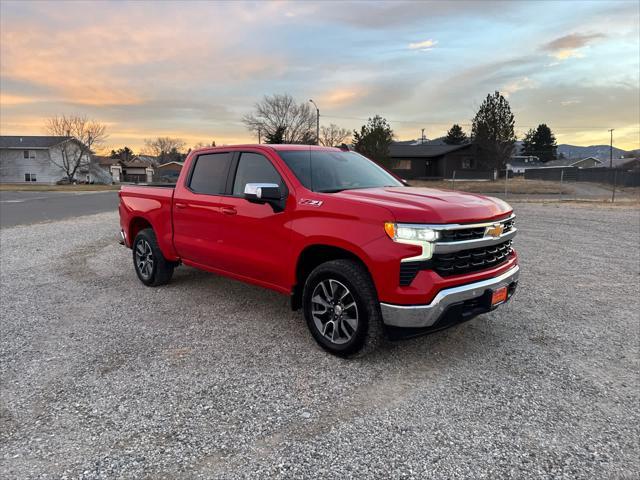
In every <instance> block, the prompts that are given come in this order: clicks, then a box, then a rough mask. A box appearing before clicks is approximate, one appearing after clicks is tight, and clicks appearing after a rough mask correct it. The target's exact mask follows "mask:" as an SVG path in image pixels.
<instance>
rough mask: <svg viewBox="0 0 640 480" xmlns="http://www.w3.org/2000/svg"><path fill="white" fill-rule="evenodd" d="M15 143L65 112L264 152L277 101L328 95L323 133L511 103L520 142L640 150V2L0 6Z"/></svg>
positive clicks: (427, 122) (407, 135) (3, 116)
mask: <svg viewBox="0 0 640 480" xmlns="http://www.w3.org/2000/svg"><path fill="white" fill-rule="evenodd" d="M0 27H1V31H0V133H2V135H38V134H44V133H45V130H44V124H45V121H46V119H47V118H48V117H51V116H54V115H63V114H66V115H83V116H87V117H89V118H92V119H95V120H98V121H101V122H103V123H105V124H106V125H107V127H108V133H109V138H108V139H107V142H106V144H105V145H104V148H106V149H111V148H119V147H121V146H124V145H128V146H130V147H132V148H133V149H134V150H137V149H139V148H140V147H141V146H142V145H143V143H144V139H146V138H153V137H157V136H172V137H180V138H183V139H184V140H185V141H186V142H187V145H194V144H196V143H198V142H204V143H210V142H211V141H212V140H215V141H216V143H217V144H218V145H221V144H234V143H247V142H251V143H254V142H255V141H256V139H255V137H253V136H252V135H251V134H250V133H249V132H248V131H247V130H246V128H245V127H244V125H243V124H242V122H241V119H242V116H243V115H244V114H246V113H248V112H250V111H251V109H252V107H253V105H254V104H255V102H256V101H258V100H260V99H261V98H262V97H263V96H264V95H265V94H274V93H290V94H291V95H293V96H294V97H295V98H296V99H297V100H298V101H300V102H306V101H308V100H309V99H311V98H312V99H314V100H315V102H316V103H317V105H318V107H319V109H320V114H321V124H323V125H328V124H329V123H335V124H338V125H339V126H342V127H345V128H349V129H354V128H359V126H361V125H362V124H363V123H365V121H366V119H367V118H368V117H371V116H373V115H375V114H380V115H382V116H383V117H385V118H387V119H388V120H389V122H390V124H391V126H392V128H393V130H394V132H395V136H396V138H397V139H400V140H408V139H413V138H418V137H419V136H420V134H421V129H422V128H424V129H425V134H426V136H427V137H428V138H436V137H439V136H442V135H444V134H445V133H446V130H447V129H448V128H449V127H450V126H451V125H452V124H453V123H458V124H460V125H462V127H463V129H465V130H466V131H469V130H470V123H471V120H472V118H473V116H474V113H475V111H476V110H477V108H478V107H479V105H480V104H481V103H482V101H483V99H484V98H485V97H486V95H487V94H488V93H490V92H493V91H494V90H498V91H500V92H502V94H503V95H505V96H506V97H507V98H508V100H509V102H510V104H511V108H512V111H513V112H514V114H515V118H516V132H517V134H518V137H519V138H522V136H523V135H524V133H525V132H526V131H527V130H528V129H529V128H530V127H535V126H536V125H538V124H539V123H546V124H548V125H549V126H550V127H551V129H552V130H553V131H554V133H555V134H556V137H557V139H558V143H571V144H574V145H593V144H608V143H609V132H608V129H610V128H614V129H615V131H614V145H615V146H617V147H619V148H623V149H635V148H639V147H640V2H638V1H604V0H600V1H590V2H581V1H570V0H567V1H561V2H554V1H517V2H516V1H513V2H501V1H486V2H485V1H462V0H461V1H449V2H446V1H435V2H426V1H424V2H401V1H394V2H392V1H388V2H364V1H356V2H338V1H336V2H334V1H326V0H325V1H321V2H311V1H304V2H289V1H274V2H266V1H264V2H246V3H242V2H207V1H183V2H170V1H164V2H150V1H149V2H146V1H137V2H122V1H101V2H88V3H83V2H77V1H72V2H63V1H56V2H53V1H37V2H29V1H20V2H17V1H8V0H2V1H1V2H0Z"/></svg>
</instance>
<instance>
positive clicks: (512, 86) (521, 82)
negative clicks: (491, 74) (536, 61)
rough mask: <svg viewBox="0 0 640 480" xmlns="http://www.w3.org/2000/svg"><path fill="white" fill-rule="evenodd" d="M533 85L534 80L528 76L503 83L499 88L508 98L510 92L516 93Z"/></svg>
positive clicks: (534, 85)
mask: <svg viewBox="0 0 640 480" xmlns="http://www.w3.org/2000/svg"><path fill="white" fill-rule="evenodd" d="M535 87H536V82H534V81H533V80H531V79H530V78H529V77H522V78H518V79H516V80H513V81H512V82H509V83H507V84H506V85H504V86H503V87H502V88H501V89H500V92H501V93H502V94H503V95H504V96H505V97H507V98H509V96H510V95H511V94H513V93H516V92H518V91H520V90H525V89H529V88H535Z"/></svg>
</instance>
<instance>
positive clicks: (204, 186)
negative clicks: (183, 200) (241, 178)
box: [189, 152, 233, 195]
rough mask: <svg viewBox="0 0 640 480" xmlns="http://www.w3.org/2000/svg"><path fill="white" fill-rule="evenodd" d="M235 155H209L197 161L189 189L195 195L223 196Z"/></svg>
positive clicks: (201, 156)
mask: <svg viewBox="0 0 640 480" xmlns="http://www.w3.org/2000/svg"><path fill="white" fill-rule="evenodd" d="M232 159H233V153H231V152H225V153H209V154H207V155H200V156H199V157H198V158H196V160H195V162H196V163H195V165H194V167H193V171H192V172H191V179H190V181H189V188H190V189H191V190H192V191H193V192H195V193H204V194H207V195H223V194H224V193H226V192H225V187H226V184H227V175H228V174H229V166H230V165H231V160H232Z"/></svg>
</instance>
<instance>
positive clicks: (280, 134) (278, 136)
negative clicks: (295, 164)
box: [265, 126, 287, 144]
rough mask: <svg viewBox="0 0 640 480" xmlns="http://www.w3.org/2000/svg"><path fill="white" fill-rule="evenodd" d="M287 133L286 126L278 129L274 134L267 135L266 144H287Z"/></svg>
mask: <svg viewBox="0 0 640 480" xmlns="http://www.w3.org/2000/svg"><path fill="white" fill-rule="evenodd" d="M286 131H287V127H284V126H280V127H277V128H276V129H275V130H274V131H273V132H271V133H267V134H266V135H265V143H270V144H280V143H286V142H285V140H284V137H285V133H286Z"/></svg>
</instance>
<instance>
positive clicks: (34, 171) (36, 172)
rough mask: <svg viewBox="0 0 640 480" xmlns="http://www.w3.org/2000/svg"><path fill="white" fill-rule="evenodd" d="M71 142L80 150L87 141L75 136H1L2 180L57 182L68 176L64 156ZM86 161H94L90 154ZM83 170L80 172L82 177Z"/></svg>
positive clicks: (2, 181)
mask: <svg viewBox="0 0 640 480" xmlns="http://www.w3.org/2000/svg"><path fill="white" fill-rule="evenodd" d="M69 144H75V148H77V149H80V148H81V147H83V144H82V143H81V142H80V141H79V140H77V139H75V138H73V137H56V136H26V135H23V136H0V183H45V184H54V183H56V182H57V181H58V180H61V179H63V178H66V176H67V174H66V172H65V171H64V170H63V169H62V168H61V167H60V166H59V165H62V155H63V150H64V149H65V148H69V147H70V145H69ZM81 163H82V164H87V165H88V164H89V163H90V154H89V153H87V154H86V155H83V157H82V159H81ZM80 174H81V172H80V169H78V171H77V172H76V180H79V178H78V175H80Z"/></svg>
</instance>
